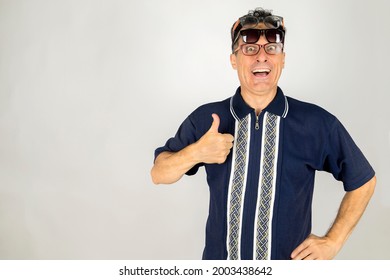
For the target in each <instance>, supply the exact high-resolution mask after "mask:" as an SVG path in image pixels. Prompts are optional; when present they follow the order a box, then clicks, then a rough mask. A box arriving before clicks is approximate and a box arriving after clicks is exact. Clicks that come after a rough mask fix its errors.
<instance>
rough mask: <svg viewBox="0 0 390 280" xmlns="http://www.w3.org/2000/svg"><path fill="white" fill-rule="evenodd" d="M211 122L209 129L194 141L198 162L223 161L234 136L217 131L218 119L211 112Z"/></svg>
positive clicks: (231, 145)
mask: <svg viewBox="0 0 390 280" xmlns="http://www.w3.org/2000/svg"><path fill="white" fill-rule="evenodd" d="M212 117H213V123H212V124H211V127H210V129H209V130H208V131H207V132H206V133H205V134H204V135H203V136H202V137H201V138H200V139H199V140H198V142H196V146H197V157H198V161H199V162H204V163H219V164H221V163H224V162H225V160H226V158H227V156H228V155H229V153H230V150H231V148H232V147H233V141H234V137H233V135H231V134H222V133H219V131H218V129H219V124H220V119H219V116H218V115H217V114H212Z"/></svg>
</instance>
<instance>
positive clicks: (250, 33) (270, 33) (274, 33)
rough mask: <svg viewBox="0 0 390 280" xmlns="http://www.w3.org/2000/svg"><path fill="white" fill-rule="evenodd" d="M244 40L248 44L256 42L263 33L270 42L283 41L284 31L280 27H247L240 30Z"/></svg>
mask: <svg viewBox="0 0 390 280" xmlns="http://www.w3.org/2000/svg"><path fill="white" fill-rule="evenodd" d="M240 35H241V37H242V40H243V41H244V43H246V44H254V43H256V42H257V41H258V40H259V39H260V36H261V35H263V36H265V38H266V39H267V41H268V42H270V43H282V42H283V39H284V32H283V31H282V30H280V29H245V30H241V31H240Z"/></svg>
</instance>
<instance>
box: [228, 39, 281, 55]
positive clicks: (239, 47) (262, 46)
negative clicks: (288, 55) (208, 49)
mask: <svg viewBox="0 0 390 280" xmlns="http://www.w3.org/2000/svg"><path fill="white" fill-rule="evenodd" d="M270 44H273V45H277V46H278V47H281V51H280V52H277V53H269V52H267V50H266V48H265V47H266V46H269V45H270ZM248 45H249V46H258V47H259V49H258V51H257V52H256V53H254V54H246V53H245V52H244V51H243V47H245V46H248ZM262 48H264V51H265V53H266V54H269V55H277V54H281V53H283V48H284V45H283V43H274V42H269V43H266V44H263V45H260V44H242V45H240V46H238V48H237V49H236V50H235V51H234V52H233V53H236V52H238V51H239V50H241V52H242V53H243V55H245V56H255V55H257V54H258V53H259V52H260V50H261V49H262Z"/></svg>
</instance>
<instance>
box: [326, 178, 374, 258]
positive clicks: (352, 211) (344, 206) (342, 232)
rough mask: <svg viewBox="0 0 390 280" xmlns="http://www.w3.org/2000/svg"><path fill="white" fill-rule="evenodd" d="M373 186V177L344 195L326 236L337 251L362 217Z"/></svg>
mask: <svg viewBox="0 0 390 280" xmlns="http://www.w3.org/2000/svg"><path fill="white" fill-rule="evenodd" d="M375 184H376V177H375V176H374V177H373V178H372V179H371V180H370V181H368V182H367V183H366V184H364V185H363V186H361V187H360V188H358V189H356V190H354V191H351V192H348V193H346V194H345V196H344V198H343V200H342V202H341V205H340V208H339V211H338V214H337V216H336V219H335V221H334V223H333V225H332V226H331V228H330V229H329V231H328V232H327V234H326V237H327V238H329V239H330V240H332V241H333V242H335V244H336V246H337V251H339V250H340V249H341V247H342V246H343V244H344V243H345V241H346V240H347V239H348V237H349V236H350V234H351V233H352V231H353V229H354V228H355V226H356V224H357V223H358V221H359V220H360V218H361V216H362V215H363V213H364V211H365V209H366V207H367V205H368V202H369V201H370V199H371V196H372V194H373V192H374V189H375Z"/></svg>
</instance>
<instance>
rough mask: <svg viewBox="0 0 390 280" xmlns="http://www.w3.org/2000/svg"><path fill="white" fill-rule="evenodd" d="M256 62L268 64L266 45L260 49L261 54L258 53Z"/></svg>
mask: <svg viewBox="0 0 390 280" xmlns="http://www.w3.org/2000/svg"><path fill="white" fill-rule="evenodd" d="M256 60H257V61H258V62H266V61H267V60H268V54H267V53H266V52H265V50H264V45H263V46H262V47H261V48H260V50H259V52H258V53H257V55H256Z"/></svg>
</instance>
